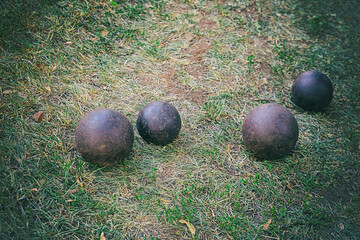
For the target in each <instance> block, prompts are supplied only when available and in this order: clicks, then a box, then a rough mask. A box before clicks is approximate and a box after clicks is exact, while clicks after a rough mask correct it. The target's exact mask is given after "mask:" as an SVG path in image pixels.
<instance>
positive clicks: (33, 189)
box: [30, 188, 39, 192]
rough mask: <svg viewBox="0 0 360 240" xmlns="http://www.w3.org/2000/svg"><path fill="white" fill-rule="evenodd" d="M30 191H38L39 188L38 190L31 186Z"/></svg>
mask: <svg viewBox="0 0 360 240" xmlns="http://www.w3.org/2000/svg"><path fill="white" fill-rule="evenodd" d="M30 191H32V192H38V191H39V190H38V189H37V188H32V189H30Z"/></svg>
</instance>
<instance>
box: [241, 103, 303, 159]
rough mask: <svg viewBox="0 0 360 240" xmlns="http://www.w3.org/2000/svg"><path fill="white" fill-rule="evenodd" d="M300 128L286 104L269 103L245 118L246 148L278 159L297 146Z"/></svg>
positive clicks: (263, 156)
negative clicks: (284, 105)
mask: <svg viewBox="0 0 360 240" xmlns="http://www.w3.org/2000/svg"><path fill="white" fill-rule="evenodd" d="M298 135H299V128H298V124H297V121H296V119H295V117H294V115H293V114H292V113H291V112H290V111H289V110H288V109H286V108H285V107H283V106H281V105H279V104H274V103H267V104H263V105H260V106H257V107H256V108H254V109H253V110H252V111H251V112H250V113H249V114H248V115H247V116H246V118H245V122H244V125H243V128H242V136H243V140H244V145H245V147H246V148H247V149H248V150H250V151H251V152H253V153H254V156H256V157H258V158H260V159H270V160H271V159H278V158H281V157H283V156H285V155H286V154H288V153H289V152H290V151H291V150H293V149H294V147H295V145H296V142H297V139H298Z"/></svg>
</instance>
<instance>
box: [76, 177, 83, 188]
mask: <svg viewBox="0 0 360 240" xmlns="http://www.w3.org/2000/svg"><path fill="white" fill-rule="evenodd" d="M76 182H77V183H78V184H79V185H80V187H84V185H83V184H82V182H80V180H79V178H76Z"/></svg>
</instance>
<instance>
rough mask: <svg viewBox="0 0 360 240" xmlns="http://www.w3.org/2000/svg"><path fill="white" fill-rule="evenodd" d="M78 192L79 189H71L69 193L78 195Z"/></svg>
mask: <svg viewBox="0 0 360 240" xmlns="http://www.w3.org/2000/svg"><path fill="white" fill-rule="evenodd" d="M78 192H79V189H77V188H75V189H71V190H70V191H69V193H72V194H74V193H78Z"/></svg>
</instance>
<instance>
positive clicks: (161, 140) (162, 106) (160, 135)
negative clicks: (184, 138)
mask: <svg viewBox="0 0 360 240" xmlns="http://www.w3.org/2000/svg"><path fill="white" fill-rule="evenodd" d="M136 127H137V129H138V132H139V134H140V136H141V137H142V138H143V139H144V140H145V141H146V142H148V143H154V144H156V145H166V144H168V143H170V142H172V141H173V140H174V139H175V138H176V137H177V136H178V134H179V132H180V129H181V118H180V114H179V112H178V111H177V110H176V108H175V107H174V106H172V105H171V104H170V103H167V102H162V101H156V102H151V103H149V104H147V105H146V106H145V107H144V108H143V109H141V111H140V112H139V115H138V118H137V121H136Z"/></svg>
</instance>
